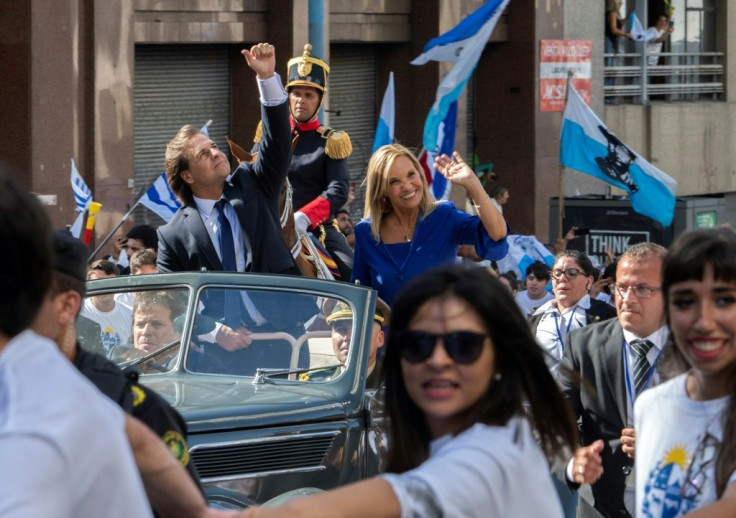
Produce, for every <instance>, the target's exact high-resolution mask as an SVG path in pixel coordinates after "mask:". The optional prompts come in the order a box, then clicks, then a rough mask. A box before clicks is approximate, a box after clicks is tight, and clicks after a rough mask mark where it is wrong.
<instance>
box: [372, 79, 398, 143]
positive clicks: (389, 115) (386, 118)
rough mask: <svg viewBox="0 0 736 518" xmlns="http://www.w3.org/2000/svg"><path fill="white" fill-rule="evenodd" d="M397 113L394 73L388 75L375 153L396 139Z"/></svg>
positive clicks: (375, 140)
mask: <svg viewBox="0 0 736 518" xmlns="http://www.w3.org/2000/svg"><path fill="white" fill-rule="evenodd" d="M395 114H396V105H395V104H394V73H393V72H391V73H390V74H389V76H388V86H387V87H386V93H385V94H383V102H382V103H381V116H380V117H379V118H378V127H376V136H375V138H374V139H373V153H375V152H376V151H377V150H378V148H379V147H381V146H385V145H386V144H391V143H392V142H393V141H394V119H395Z"/></svg>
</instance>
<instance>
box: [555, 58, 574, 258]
mask: <svg viewBox="0 0 736 518" xmlns="http://www.w3.org/2000/svg"><path fill="white" fill-rule="evenodd" d="M574 75H575V74H574V73H573V71H572V70H568V71H567V85H565V107H564V108H563V109H562V113H565V108H567V96H568V94H569V92H570V83H571V82H572V78H573V76H574ZM563 119H564V117H563ZM562 123H563V124H564V123H565V121H564V120H563V121H562ZM559 189H560V191H559V198H558V200H559V201H558V203H557V239H558V241H559V240H560V239H562V238H563V237H564V236H565V233H564V230H563V228H562V219H563V217H564V214H565V166H564V165H562V164H560V186H559ZM555 248H556V247H555ZM555 252H557V250H555Z"/></svg>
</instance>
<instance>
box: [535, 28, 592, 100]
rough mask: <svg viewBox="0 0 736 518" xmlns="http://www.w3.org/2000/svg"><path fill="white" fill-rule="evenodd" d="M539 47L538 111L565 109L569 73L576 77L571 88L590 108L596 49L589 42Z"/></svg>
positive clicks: (551, 43)
mask: <svg viewBox="0 0 736 518" xmlns="http://www.w3.org/2000/svg"><path fill="white" fill-rule="evenodd" d="M539 44H540V45H539V109H540V110H541V111H543V112H561V111H563V110H564V109H565V90H566V89H567V73H568V71H572V72H573V73H574V74H575V75H574V77H573V80H572V84H573V86H574V87H575V89H576V90H577V91H578V93H579V94H580V95H581V96H582V98H583V99H585V102H586V103H588V105H589V106H590V100H591V64H590V57H591V51H592V47H593V45H592V43H591V42H590V40H541V41H540V42H539Z"/></svg>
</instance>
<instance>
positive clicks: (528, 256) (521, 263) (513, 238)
mask: <svg viewBox="0 0 736 518" xmlns="http://www.w3.org/2000/svg"><path fill="white" fill-rule="evenodd" d="M506 242H507V243H508V245H509V251H508V253H507V254H506V257H504V258H503V259H501V260H500V261H498V262H497V263H498V271H500V272H508V271H510V270H511V271H514V272H515V273H516V276H517V277H518V278H519V279H526V269H527V268H528V267H529V265H530V264H532V263H533V262H535V261H540V262H542V263H545V264H546V265H547V266H549V267H550V268H552V265H553V264H554V263H555V256H554V255H553V254H552V252H550V251H549V250H548V249H547V247H545V246H544V245H543V244H542V243H540V242H539V240H538V239H537V238H536V237H534V236H522V235H518V234H511V235H508V236H506Z"/></svg>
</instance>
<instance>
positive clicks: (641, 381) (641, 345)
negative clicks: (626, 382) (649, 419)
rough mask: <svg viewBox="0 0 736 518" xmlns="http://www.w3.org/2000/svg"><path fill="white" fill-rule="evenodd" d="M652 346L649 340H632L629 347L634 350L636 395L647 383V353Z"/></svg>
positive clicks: (648, 368)
mask: <svg viewBox="0 0 736 518" xmlns="http://www.w3.org/2000/svg"><path fill="white" fill-rule="evenodd" d="M652 347H654V344H653V343H652V342H650V341H649V340H632V341H631V349H632V350H633V351H634V393H635V394H636V395H637V396H638V395H639V393H641V391H642V390H644V387H645V386H646V384H647V381H648V378H649V371H650V368H651V366H650V365H649V360H648V359H647V353H649V350H650V349H651V348H652Z"/></svg>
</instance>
